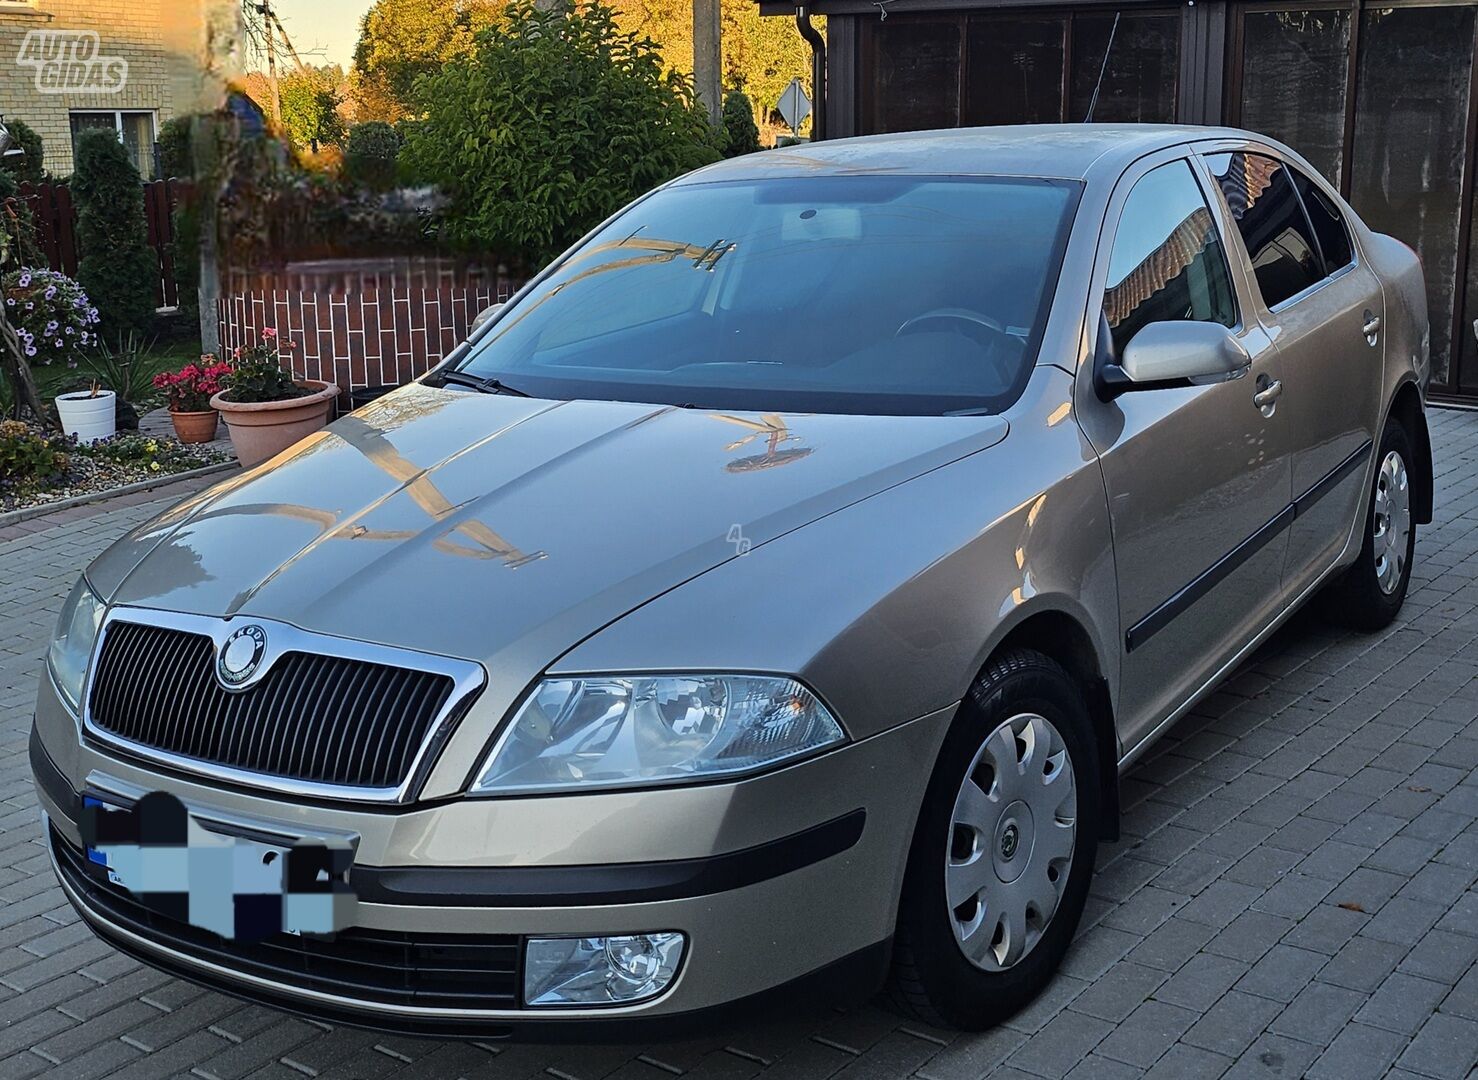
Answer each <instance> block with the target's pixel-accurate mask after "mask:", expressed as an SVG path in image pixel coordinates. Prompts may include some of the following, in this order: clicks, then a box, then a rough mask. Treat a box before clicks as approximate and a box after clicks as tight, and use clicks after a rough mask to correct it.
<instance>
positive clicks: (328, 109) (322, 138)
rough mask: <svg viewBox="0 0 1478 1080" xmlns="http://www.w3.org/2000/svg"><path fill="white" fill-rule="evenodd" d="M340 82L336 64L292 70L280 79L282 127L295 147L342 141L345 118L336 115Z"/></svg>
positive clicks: (320, 145) (341, 72)
mask: <svg viewBox="0 0 1478 1080" xmlns="http://www.w3.org/2000/svg"><path fill="white" fill-rule="evenodd" d="M343 81H344V73H343V71H342V70H341V69H340V68H339V67H338V66H337V65H334V66H329V67H322V68H306V69H303V70H299V71H294V72H292V73H291V74H289V75H288V76H287V77H285V78H283V79H282V80H280V82H279V84H278V89H279V96H280V98H281V100H282V126H283V128H284V129H285V130H286V131H287V135H288V138H289V139H291V140H292V143H293V145H294V146H297V147H301V148H304V149H313V150H317V149H319V148H320V147H323V146H328V145H332V144H335V143H339V142H342V141H343V139H344V121H343V120H342V119H341V118H340V116H339V104H340V96H339V86H340V85H341V84H342V83H343Z"/></svg>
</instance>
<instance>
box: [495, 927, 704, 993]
mask: <svg viewBox="0 0 1478 1080" xmlns="http://www.w3.org/2000/svg"><path fill="white" fill-rule="evenodd" d="M683 944H684V941H683V935H681V934H677V933H667V934H623V935H621V936H619V937H582V938H530V939H529V943H528V946H527V947H526V951H525V953H524V965H523V971H524V974H523V1000H524V1004H526V1005H566V1006H576V1005H626V1004H630V1003H632V1002H636V1001H644V1000H645V999H647V998H649V997H655V996H656V995H657V994H660V993H661V992H662V991H663V990H665V989H667V985H668V984H669V983H670V982H672V977H673V976H674V975H676V974H677V966H678V963H679V961H681V960H682V955H683Z"/></svg>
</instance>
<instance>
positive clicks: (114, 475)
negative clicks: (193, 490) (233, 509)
mask: <svg viewBox="0 0 1478 1080" xmlns="http://www.w3.org/2000/svg"><path fill="white" fill-rule="evenodd" d="M229 460H230V456H229V455H228V454H225V453H222V452H221V451H220V450H217V449H215V448H212V447H207V446H186V445H185V444H183V443H180V442H178V441H177V440H175V439H171V438H161V437H158V436H149V435H139V434H134V433H126V434H120V435H116V436H114V437H113V438H111V439H105V440H103V441H101V442H97V443H93V444H92V445H90V446H78V445H77V443H76V442H75V441H74V440H72V439H68V438H66V437H65V436H62V435H56V434H54V433H43V432H41V431H39V430H37V429H36V428H33V427H29V426H27V425H25V424H22V423H20V422H19V421H16V420H6V421H0V513H6V512H8V511H11V510H22V509H27V508H29V507H33V506H43V505H45V504H47V503H53V502H60V501H61V500H63V499H70V498H74V497H76V496H78V495H91V494H96V493H100V492H105V491H109V490H112V489H113V488H119V487H123V486H125V485H127V484H134V483H138V482H139V481H141V480H152V479H155V478H157V477H160V476H169V475H171V474H174V473H182V472H188V471H190V470H191V469H199V468H202V467H204V466H207V465H219V464H221V463H223V462H226V461H229Z"/></svg>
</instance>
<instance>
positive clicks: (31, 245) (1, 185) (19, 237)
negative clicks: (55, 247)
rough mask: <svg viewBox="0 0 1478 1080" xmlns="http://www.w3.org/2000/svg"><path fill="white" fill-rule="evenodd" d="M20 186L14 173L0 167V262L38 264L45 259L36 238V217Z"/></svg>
mask: <svg viewBox="0 0 1478 1080" xmlns="http://www.w3.org/2000/svg"><path fill="white" fill-rule="evenodd" d="M20 193H21V186H20V183H19V182H18V181H17V180H16V178H15V174H14V173H11V172H6V171H5V170H4V169H0V232H3V234H4V235H3V237H0V246H3V249H4V250H3V253H0V264H4V265H11V266H13V265H20V266H36V265H38V264H40V263H42V262H45V261H46V259H45V256H44V254H43V253H42V251H41V244H40V242H39V241H38V240H37V238H36V219H35V217H34V216H33V215H32V213H31V206H30V204H29V203H28V202H26V200H24V199H22V198H20Z"/></svg>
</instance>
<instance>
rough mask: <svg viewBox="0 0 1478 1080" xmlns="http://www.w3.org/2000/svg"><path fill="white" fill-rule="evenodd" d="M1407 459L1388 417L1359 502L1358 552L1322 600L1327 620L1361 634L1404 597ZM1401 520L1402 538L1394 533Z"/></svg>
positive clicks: (1407, 445)
mask: <svg viewBox="0 0 1478 1080" xmlns="http://www.w3.org/2000/svg"><path fill="white" fill-rule="evenodd" d="M1413 460H1414V458H1413V457H1412V450H1411V438H1410V436H1408V435H1407V433H1406V429H1405V428H1404V427H1402V426H1401V424H1400V423H1399V422H1397V421H1396V420H1395V419H1394V418H1392V419H1389V420H1387V421H1386V427H1385V431H1383V432H1382V433H1381V440H1380V449H1379V450H1378V451H1377V453H1376V457H1375V478H1374V480H1373V481H1372V482H1371V489H1370V492H1369V494H1368V495H1367V497H1366V502H1365V517H1364V522H1365V539H1364V542H1363V543H1362V544H1361V545H1360V557H1359V558H1358V559H1357V560H1356V561H1355V564H1354V565H1353V566H1351V567H1350V568H1349V569H1348V570H1346V571H1345V572H1344V573H1343V574H1342V575H1341V576H1340V578H1339V579H1338V581H1336V582H1335V584H1334V586H1333V587H1332V588H1330V590H1329V592H1328V594H1327V599H1326V601H1325V605H1324V608H1325V611H1326V612H1327V613H1328V614H1329V615H1330V616H1331V617H1332V618H1333V619H1335V620H1336V621H1338V622H1340V623H1343V624H1344V625H1346V626H1349V627H1350V628H1352V629H1355V630H1361V631H1364V632H1365V633H1374V632H1375V631H1377V630H1381V629H1384V628H1385V627H1386V626H1389V625H1390V623H1391V620H1392V619H1394V618H1395V617H1396V613H1397V612H1399V611H1400V610H1401V605H1402V603H1403V602H1405V600H1406V590H1407V588H1408V586H1409V585H1410V584H1411V561H1412V557H1413V554H1414V552H1415V550H1416V525H1415V523H1414V522H1413V520H1412V515H1411V463H1412V461H1413ZM1393 463H1394V465H1393ZM1383 509H1384V511H1385V512H1384V513H1383V512H1382V510H1383ZM1402 521H1404V524H1405V536H1404V538H1403V537H1401V536H1400V535H1399V532H1400V529H1401V523H1402ZM1387 536H1393V537H1394V540H1393V542H1392V543H1391V544H1388V543H1387V542H1386V540H1385V537H1387Z"/></svg>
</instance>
